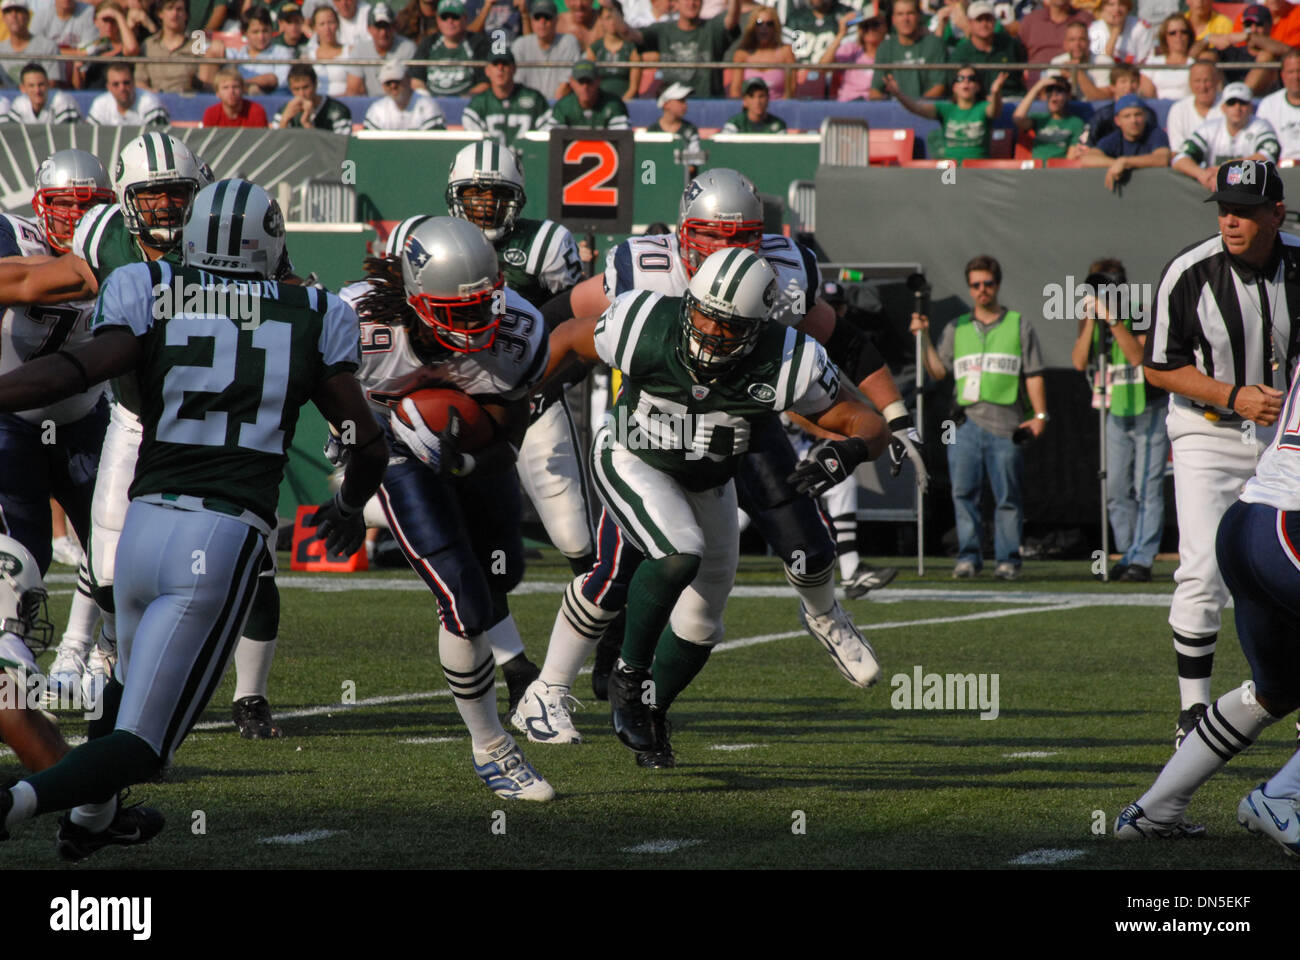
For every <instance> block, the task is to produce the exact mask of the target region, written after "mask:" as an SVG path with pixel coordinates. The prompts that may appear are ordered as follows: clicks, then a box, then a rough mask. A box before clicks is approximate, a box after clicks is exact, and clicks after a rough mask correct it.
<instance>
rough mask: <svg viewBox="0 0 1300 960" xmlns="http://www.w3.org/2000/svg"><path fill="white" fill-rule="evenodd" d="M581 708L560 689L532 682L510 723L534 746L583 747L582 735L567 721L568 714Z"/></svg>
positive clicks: (539, 682) (512, 714) (568, 718)
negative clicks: (572, 745) (562, 744)
mask: <svg viewBox="0 0 1300 960" xmlns="http://www.w3.org/2000/svg"><path fill="white" fill-rule="evenodd" d="M580 706H582V704H580V703H579V702H578V701H577V700H576V699H575V698H574V697H572V696H570V695H569V693H568V691H566V690H564V689H563V688H561V687H556V686H552V685H551V684H549V683H543V682H542V681H541V680H534V681H533V682H532V683H530V684H529V685H528V689H527V690H525V691H524V695H523V698H522V699H521V700H520V701H519V707H518V709H516V710H515V711H514V712H513V713H511V714H510V722H511V723H512V724H514V726H515V729H516V730H519V731H521V732H523V733H526V734H528V739H529V740H531V741H532V742H533V743H582V734H581V733H579V732H578V729H577V727H575V726H574V725H573V720H572V719H571V718H570V717H569V711H570V710H572V709H574V708H575V707H580Z"/></svg>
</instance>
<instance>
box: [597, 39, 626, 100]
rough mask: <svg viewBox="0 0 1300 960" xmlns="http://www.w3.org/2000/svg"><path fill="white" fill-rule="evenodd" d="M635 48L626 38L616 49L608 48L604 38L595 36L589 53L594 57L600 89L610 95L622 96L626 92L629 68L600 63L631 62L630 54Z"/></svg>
mask: <svg viewBox="0 0 1300 960" xmlns="http://www.w3.org/2000/svg"><path fill="white" fill-rule="evenodd" d="M635 50H636V48H635V47H633V46H632V44H630V43H628V42H627V41H626V40H625V41H623V45H622V46H621V47H619V48H618V49H617V50H610V49H609V48H608V47H607V46H605V38H604V37H597V38H596V39H595V40H593V41H592V42H591V55H592V56H593V57H595V59H596V63H597V67H596V76H597V77H598V78H600V89H602V90H604V91H605V92H606V93H608V94H609V95H610V96H612V97H619V98H620V99H621V98H622V96H623V94H625V93H627V85H628V82H629V78H630V77H631V75H632V71H631V70H619V69H615V68H613V67H602V66H599V64H602V63H631V62H632V54H633V52H634V51H635Z"/></svg>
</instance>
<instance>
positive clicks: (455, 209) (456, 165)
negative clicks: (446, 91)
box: [447, 140, 527, 243]
mask: <svg viewBox="0 0 1300 960" xmlns="http://www.w3.org/2000/svg"><path fill="white" fill-rule="evenodd" d="M526 201H527V197H526V196H525V195H524V172H523V170H521V169H520V167H519V163H518V161H516V160H515V155H514V152H513V151H512V150H510V149H509V148H507V147H503V146H502V145H501V144H500V143H499V142H497V141H496V140H480V141H479V142H478V143H471V144H469V145H468V146H466V147H464V148H462V149H461V150H460V152H459V153H457V154H456V159H455V160H453V161H452V163H451V173H450V175H448V177H447V212H448V213H450V214H451V215H452V216H453V217H460V219H462V220H468V221H469V222H470V223H472V224H474V225H475V226H476V227H478V228H479V229H480V230H482V231H483V233H484V234H485V235H486V236H487V238H488V239H489V240H491V241H492V242H493V243H496V242H497V241H498V240H501V239H503V238H505V237H508V236H510V232H511V231H512V230H514V228H515V221H516V220H518V219H519V214H520V213H521V212H522V211H523V209H524V203H525V202H526Z"/></svg>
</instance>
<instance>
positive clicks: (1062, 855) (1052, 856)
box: [1007, 850, 1087, 867]
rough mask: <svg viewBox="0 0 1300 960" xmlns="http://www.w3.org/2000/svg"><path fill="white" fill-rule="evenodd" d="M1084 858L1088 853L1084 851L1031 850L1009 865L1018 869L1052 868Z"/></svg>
mask: <svg viewBox="0 0 1300 960" xmlns="http://www.w3.org/2000/svg"><path fill="white" fill-rule="evenodd" d="M1083 856H1087V853H1086V851H1083V850H1030V851H1029V852H1028V853H1022V854H1021V855H1020V856H1018V857H1016V858H1014V859H1012V860H1008V861H1007V863H1009V864H1012V865H1013V866H1017V867H1026V866H1035V867H1036V866H1051V865H1052V864H1054V863H1065V862H1066V861H1067V860H1078V859H1079V858H1080V857H1083Z"/></svg>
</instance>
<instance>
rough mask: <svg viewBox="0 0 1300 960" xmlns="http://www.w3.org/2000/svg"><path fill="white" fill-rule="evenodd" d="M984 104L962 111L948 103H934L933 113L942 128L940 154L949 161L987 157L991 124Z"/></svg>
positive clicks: (977, 104)
mask: <svg viewBox="0 0 1300 960" xmlns="http://www.w3.org/2000/svg"><path fill="white" fill-rule="evenodd" d="M988 106H989V105H988V102H987V101H985V100H981V101H980V102H979V103H975V104H972V105H971V106H969V107H966V108H964V109H963V108H962V107H959V106H957V104H955V103H952V102H951V101H948V100H937V101H935V104H934V110H935V113H936V114H938V116H939V125H940V126H941V127H942V128H943V155H944V157H946V158H947V159H949V160H973V159H976V158H979V157H987V156H988V155H989V135H990V134H991V133H992V132H993V121H992V119H990V118H989V115H988Z"/></svg>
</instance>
